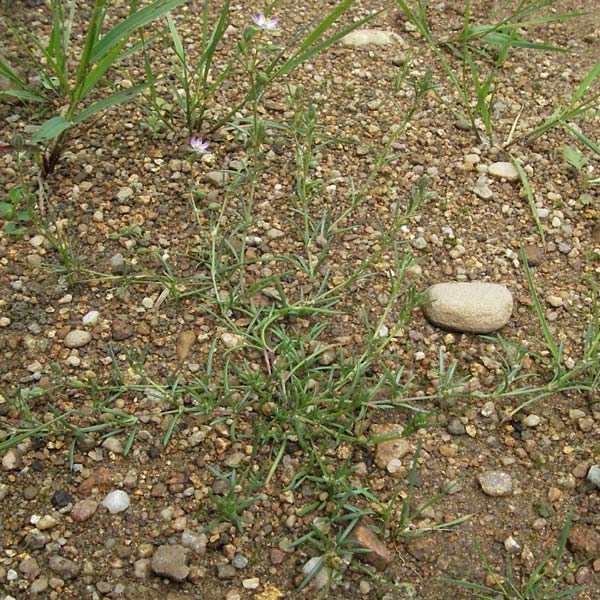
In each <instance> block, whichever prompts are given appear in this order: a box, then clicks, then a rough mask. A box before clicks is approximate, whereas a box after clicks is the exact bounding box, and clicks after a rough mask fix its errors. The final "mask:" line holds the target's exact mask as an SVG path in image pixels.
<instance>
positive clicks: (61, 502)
mask: <svg viewBox="0 0 600 600" xmlns="http://www.w3.org/2000/svg"><path fill="white" fill-rule="evenodd" d="M50 502H52V506H54V507H56V508H64V507H65V506H68V505H69V504H72V503H73V498H72V497H71V495H70V494H68V493H67V492H65V491H64V490H58V491H57V492H54V495H53V496H52V500H50Z"/></svg>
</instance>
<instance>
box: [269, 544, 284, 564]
mask: <svg viewBox="0 0 600 600" xmlns="http://www.w3.org/2000/svg"><path fill="white" fill-rule="evenodd" d="M269 556H270V558H271V564H272V565H280V564H281V563H282V562H284V561H285V558H286V553H285V552H284V551H283V550H280V549H279V548H271V550H270V551H269Z"/></svg>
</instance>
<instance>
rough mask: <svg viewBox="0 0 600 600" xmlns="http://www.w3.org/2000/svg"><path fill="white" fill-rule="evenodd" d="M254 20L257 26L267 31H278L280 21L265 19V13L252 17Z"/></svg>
mask: <svg viewBox="0 0 600 600" xmlns="http://www.w3.org/2000/svg"><path fill="white" fill-rule="evenodd" d="M252 20H253V21H254V22H255V23H256V25H258V26H259V27H260V28H261V29H264V30H265V31H275V30H276V29H278V27H277V21H278V19H269V18H267V17H265V13H262V12H259V13H258V14H257V15H255V16H253V17H252Z"/></svg>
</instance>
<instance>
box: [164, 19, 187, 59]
mask: <svg viewBox="0 0 600 600" xmlns="http://www.w3.org/2000/svg"><path fill="white" fill-rule="evenodd" d="M165 18H166V20H167V26H168V28H169V33H170V34H171V39H172V40H173V50H174V51H175V54H176V55H177V58H178V59H179V62H180V63H181V64H182V65H183V67H184V68H185V69H187V64H186V60H185V50H184V48H183V44H182V43H181V38H180V37H179V33H177V28H176V27H175V22H174V21H173V17H172V16H171V13H169V12H168V13H167V14H166V15H165Z"/></svg>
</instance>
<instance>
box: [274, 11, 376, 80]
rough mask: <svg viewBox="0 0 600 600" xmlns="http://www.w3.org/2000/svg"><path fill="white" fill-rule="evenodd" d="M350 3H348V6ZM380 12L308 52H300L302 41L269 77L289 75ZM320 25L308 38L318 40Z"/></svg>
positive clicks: (363, 19) (302, 46)
mask: <svg viewBox="0 0 600 600" xmlns="http://www.w3.org/2000/svg"><path fill="white" fill-rule="evenodd" d="M353 1H354V0H352V2H353ZM352 2H350V4H351V3H352ZM346 4H347V3H346ZM338 8H339V7H338ZM334 12H337V11H334ZM381 12H382V11H379V12H377V13H373V14H371V15H368V16H366V17H363V18H362V19H360V20H359V21H357V22H356V23H353V24H352V25H350V26H349V27H346V28H345V29H344V30H342V31H340V32H339V33H336V34H334V35H332V36H331V37H328V38H327V39H325V40H323V41H322V42H321V43H320V44H317V45H316V46H313V47H311V48H309V49H308V50H306V52H302V51H303V50H304V49H305V48H306V47H307V46H306V40H304V42H303V43H302V44H301V45H300V48H299V49H298V50H297V51H296V52H295V53H294V54H293V55H292V56H291V57H290V58H289V59H288V60H287V61H286V62H285V63H284V64H283V65H282V66H281V67H280V68H279V69H278V70H277V71H276V72H275V74H274V75H272V76H271V77H272V78H275V77H281V76H282V75H285V74H286V73H289V72H290V71H293V70H294V69H295V68H296V67H297V66H298V65H301V64H302V63H304V62H306V61H307V60H310V59H311V58H312V57H313V56H314V55H315V54H318V53H319V52H322V51H323V50H325V49H326V48H328V47H329V46H331V45H332V44H334V43H335V42H337V41H338V40H340V39H342V38H343V37H344V36H345V35H347V34H348V33H350V32H351V31H354V30H355V29H357V28H358V27H361V26H362V25H364V24H365V23H367V22H368V21H370V20H371V19H374V18H375V17H376V16H378V15H379V14H381ZM330 16H331V15H330ZM326 21H327V22H329V19H325V20H324V21H322V22H321V25H323V23H325V22H326ZM321 25H319V26H317V27H316V28H315V30H313V32H312V34H311V35H310V36H309V37H310V38H311V39H313V38H314V39H318V37H319V36H320V35H321V34H322V31H325V30H326V29H322V27H321ZM317 30H319V32H320V33H319V36H317V37H316V38H315V36H314V33H315V31H317Z"/></svg>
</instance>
